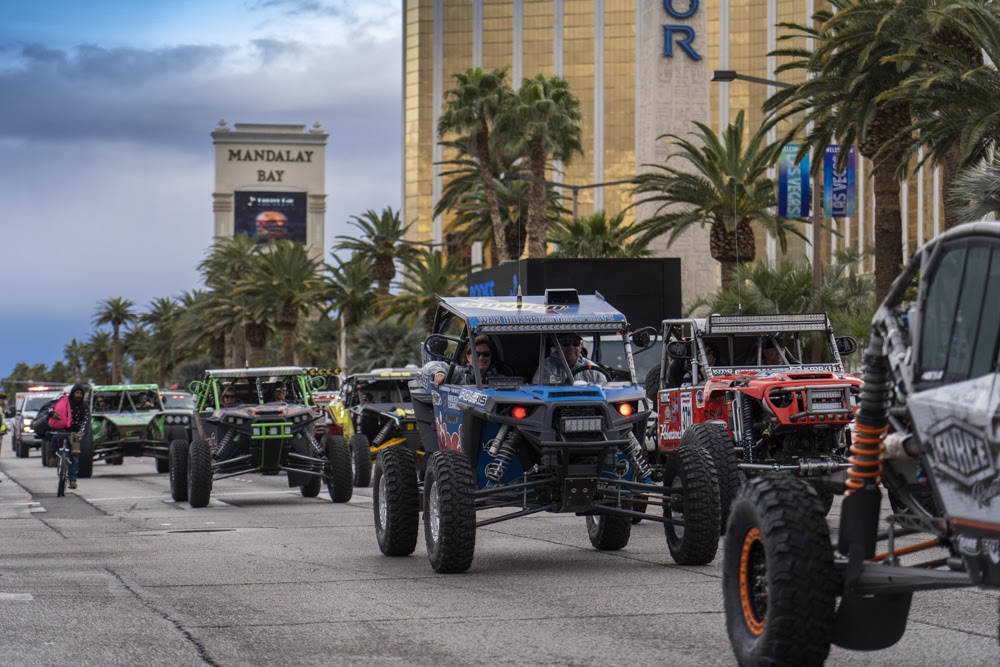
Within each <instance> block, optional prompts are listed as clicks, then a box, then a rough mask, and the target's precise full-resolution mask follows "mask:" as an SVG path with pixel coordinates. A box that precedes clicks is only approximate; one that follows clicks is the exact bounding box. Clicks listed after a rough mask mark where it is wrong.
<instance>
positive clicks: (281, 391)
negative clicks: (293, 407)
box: [271, 384, 288, 403]
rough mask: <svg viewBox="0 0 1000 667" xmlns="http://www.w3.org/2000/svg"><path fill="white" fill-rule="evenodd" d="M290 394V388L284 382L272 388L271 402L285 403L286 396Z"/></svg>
mask: <svg viewBox="0 0 1000 667" xmlns="http://www.w3.org/2000/svg"><path fill="white" fill-rule="evenodd" d="M287 395H288V388H287V387H285V385H283V384H279V385H278V386H277V387H275V388H274V389H272V390H271V402H272V403H284V402H285V398H286V397H287Z"/></svg>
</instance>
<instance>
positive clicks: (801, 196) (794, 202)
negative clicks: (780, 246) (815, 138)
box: [778, 144, 810, 218]
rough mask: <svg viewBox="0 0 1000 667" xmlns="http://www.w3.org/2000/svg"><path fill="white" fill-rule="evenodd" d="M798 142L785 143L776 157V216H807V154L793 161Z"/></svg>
mask: <svg viewBox="0 0 1000 667" xmlns="http://www.w3.org/2000/svg"><path fill="white" fill-rule="evenodd" d="M798 150H799V145H798V144H785V146H784V147H783V148H782V149H781V157H779V158H778V217H780V218H808V217H809V199H810V197H809V195H810V193H809V155H808V154H806V156H805V157H803V158H802V161H801V162H799V163H798V164H796V163H795V154H796V153H797V152H798Z"/></svg>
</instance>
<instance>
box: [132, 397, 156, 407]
mask: <svg viewBox="0 0 1000 667" xmlns="http://www.w3.org/2000/svg"><path fill="white" fill-rule="evenodd" d="M135 409H136V410H152V409H153V404H152V403H150V402H149V397H148V396H146V394H139V396H137V397H136V399H135Z"/></svg>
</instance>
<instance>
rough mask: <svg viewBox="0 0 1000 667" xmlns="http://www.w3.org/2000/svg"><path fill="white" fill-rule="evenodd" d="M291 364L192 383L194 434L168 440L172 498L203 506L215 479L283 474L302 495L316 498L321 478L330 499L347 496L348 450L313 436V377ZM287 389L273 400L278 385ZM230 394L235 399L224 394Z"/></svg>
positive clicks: (216, 374) (213, 374)
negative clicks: (281, 397) (225, 402)
mask: <svg viewBox="0 0 1000 667" xmlns="http://www.w3.org/2000/svg"><path fill="white" fill-rule="evenodd" d="M313 378H315V380H316V382H317V383H318V382H319V381H322V382H324V383H325V379H324V378H322V377H315V376H310V375H309V374H308V373H307V372H305V371H304V370H303V369H302V368H298V367H293V366H283V367H273V368H246V369H234V370H210V371H206V373H205V379H204V380H202V381H200V382H193V383H192V387H191V390H192V391H193V392H194V393H195V394H196V396H197V400H198V404H197V408H198V412H197V415H196V423H195V429H194V439H193V440H192V441H191V442H190V443H188V442H187V441H186V440H180V439H179V440H175V441H173V442H171V443H170V492H171V495H172V496H173V499H174V500H177V501H182V500H187V501H189V502H190V503H191V506H192V507H204V506H206V505H208V502H209V500H210V498H211V494H212V482H213V480H215V479H225V478H227V477H234V476H236V475H245V474H248V473H260V474H262V475H277V474H279V473H281V472H286V473H287V474H288V485H289V486H297V487H299V488H300V490H301V492H302V495H303V496H305V497H307V498H313V497H316V496H317V495H319V492H320V484H321V482H323V481H325V482H326V485H327V488H328V490H329V492H330V498H331V499H332V500H333V501H334V502H340V503H343V502H347V501H348V500H350V499H351V495H352V492H353V485H352V484H351V454H350V451H349V450H348V448H347V443H346V442H345V441H344V438H343V437H342V436H335V435H330V434H327V435H324V436H323V437H322V439H321V440H319V441H317V439H316V437H315V435H314V422H315V421H316V420H317V419H318V418H319V417H320V415H321V408H318V407H317V406H316V404H315V402H314V401H313V399H312V388H313V386H314V385H313V381H314V379H313ZM278 387H282V388H284V389H285V390H286V392H287V393H286V397H285V399H284V400H283V401H275V400H273V394H274V391H275V389H276V388H278ZM226 392H232V393H233V394H234V395H235V401H234V403H233V404H231V405H228V406H224V405H223V395H224V393H226Z"/></svg>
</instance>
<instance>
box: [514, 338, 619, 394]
mask: <svg viewBox="0 0 1000 667" xmlns="http://www.w3.org/2000/svg"><path fill="white" fill-rule="evenodd" d="M556 340H558V342H559V350H553V351H552V352H551V353H550V354H549V356H547V357H545V360H544V361H543V362H542V365H541V367H540V368H539V369H538V371H537V372H536V373H535V377H534V379H533V380H532V383H533V384H567V383H569V382H572V381H573V380H583V381H584V382H586V383H588V384H606V383H607V381H608V378H607V377H605V375H604V373H602V372H600V371H598V370H595V364H594V362H592V361H591V360H590V359H587V358H586V357H585V356H583V354H581V352H582V348H583V338H581V337H580V335H579V334H576V333H564V334H559V335H558V336H557V337H556ZM557 354H561V355H562V357H563V359H565V360H566V364H568V365H569V368H570V370H571V371H572V373H573V377H572V378H567V377H566V369H565V367H564V366H563V362H562V359H560V358H559V357H557V356H556V355H557Z"/></svg>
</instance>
